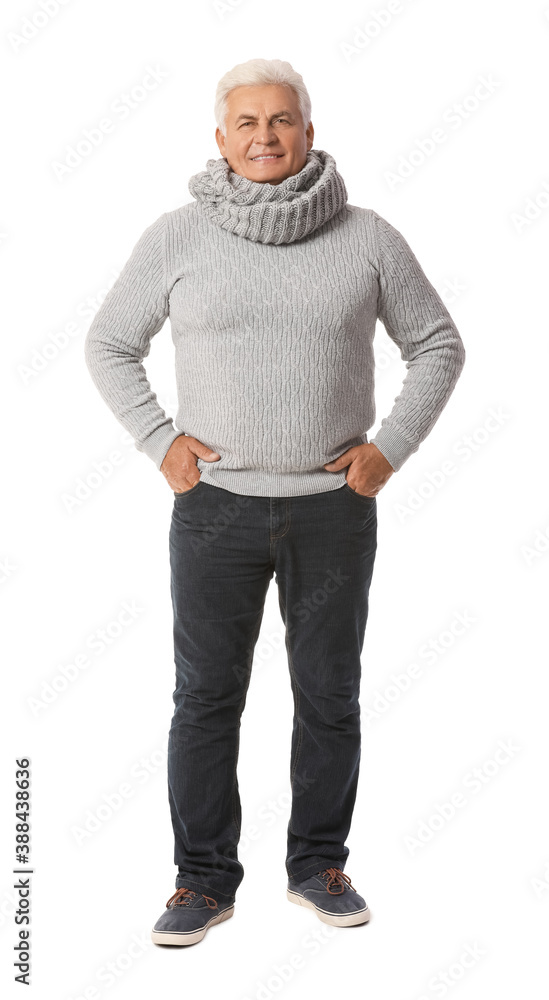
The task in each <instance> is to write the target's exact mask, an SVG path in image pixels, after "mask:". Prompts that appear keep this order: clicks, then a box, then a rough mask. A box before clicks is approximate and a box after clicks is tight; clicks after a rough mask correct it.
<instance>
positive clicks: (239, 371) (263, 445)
mask: <svg viewBox="0 0 549 1000" xmlns="http://www.w3.org/2000/svg"><path fill="white" fill-rule="evenodd" d="M206 166H207V169H206V170H204V171H202V172H200V173H198V174H196V175H195V176H194V177H192V178H191V180H190V182H189V190H190V192H191V194H192V195H193V196H194V198H195V200H194V201H192V202H190V203H189V204H186V205H183V206H181V207H180V208H177V209H175V210H174V211H170V212H164V213H163V214H162V215H161V216H160V217H159V218H158V219H156V221H155V222H153V223H152V224H151V225H150V226H149V227H148V228H147V229H146V230H145V232H144V233H143V234H142V235H141V237H140V238H139V240H138V241H137V243H136V244H135V246H134V248H133V251H132V253H131V256H130V258H129V260H128V261H127V263H126V264H125V266H124V268H123V270H122V272H121V273H120V275H119V277H118V279H117V280H116V282H115V284H114V285H113V287H112V288H111V289H110V291H109V292H108V294H107V297H106V298H105V300H104V302H103V304H102V305H101V307H100V309H99V311H98V312H97V313H96V315H95V317H94V320H93V322H92V324H91V326H90V329H89V331H88V334H87V337H86V341H85V359H86V364H87V366H88V369H89V371H90V374H91V376H92V379H93V381H94V383H95V385H96V386H97V389H98V390H99V392H100V394H101V396H102V397H103V399H104V400H105V402H106V403H107V405H108V406H109V407H110V409H111V410H112V412H113V413H114V414H115V416H116V417H117V419H118V420H119V422H120V423H121V424H122V425H123V426H124V427H125V428H126V430H128V431H129V432H130V434H131V435H132V437H133V438H134V440H135V443H136V447H137V448H138V450H139V451H143V452H145V453H146V454H147V455H148V456H149V457H150V458H151V459H152V460H153V461H154V463H155V464H156V466H157V468H158V469H159V468H160V466H161V464H162V461H163V459H164V456H165V455H166V452H167V451H168V448H169V447H170V445H171V444H172V442H173V441H174V440H175V439H176V437H178V436H179V434H182V433H184V434H189V435H192V436H193V437H196V438H198V439H199V440H200V441H201V442H202V443H203V444H205V445H207V446H208V447H209V448H211V449H212V450H213V451H217V452H218V453H219V455H220V456H221V458H220V459H218V460H217V461H215V462H206V461H204V460H203V459H198V462H197V464H198V469H199V470H200V473H201V477H202V479H203V480H204V482H206V483H210V484H212V485H214V486H220V487H223V488H224V489H227V490H230V491H232V492H235V493H243V494H248V495H252V496H280V497H284V496H301V495H305V494H311V493H320V492H323V491H326V490H332V489H337V488H339V487H341V486H343V484H344V483H345V481H346V478H345V477H346V469H344V470H342V471H340V472H335V473H334V472H328V471H327V470H326V469H324V468H323V466H324V465H325V464H326V463H328V462H331V461H333V460H334V459H335V458H337V457H338V456H339V455H341V454H342V453H343V452H344V451H346V450H347V449H348V448H351V447H352V446H354V445H360V444H363V443H365V442H367V441H368V437H367V433H366V432H367V431H368V430H369V429H370V428H371V427H372V425H373V423H374V419H375V403H374V351H373V339H374V331H375V326H376V320H377V319H378V318H379V319H380V320H381V322H382V323H383V325H384V327H385V329H386V331H387V333H388V335H389V337H391V339H392V340H394V341H395V343H396V344H397V345H398V347H399V350H400V353H401V356H402V359H403V360H404V361H405V362H406V369H407V374H406V376H405V378H404V381H403V384H402V388H401V391H400V393H399V395H398V396H397V397H396V399H395V401H394V405H393V408H392V409H391V412H390V413H389V415H388V416H387V417H384V418H383V419H382V420H381V426H380V428H379V429H378V431H377V433H376V434H375V435H374V437H372V438H371V439H370V440H371V441H372V442H373V443H374V444H375V445H376V446H377V447H378V448H379V450H380V451H381V452H382V453H383V455H385V457H386V458H387V459H388V461H389V462H390V464H391V465H392V467H393V469H395V471H398V470H399V469H400V468H401V466H402V465H403V463H404V462H405V461H406V459H407V458H409V456H410V455H411V454H413V452H415V451H417V449H418V448H419V445H420V444H421V442H422V441H423V440H424V439H425V437H426V436H427V434H429V432H430V431H431V429H432V427H433V425H434V423H435V422H436V420H437V419H438V417H439V416H440V414H441V412H442V410H443V408H444V406H445V405H446V403H447V401H448V398H449V396H450V394H451V393H452V391H453V388H454V386H455V383H456V382H457V379H458V378H459V375H460V373H461V370H462V367H463V364H464V361H465V349H464V346H463V343H462V340H461V338H460V335H459V333H458V331H457V329H456V327H455V325H454V323H453V321H452V319H451V317H450V315H449V313H448V311H447V309H446V307H445V305H444V303H443V302H442V300H441V298H440V297H439V295H438V294H437V292H436V291H435V289H434V288H433V286H432V285H431V284H430V282H429V281H428V279H427V278H426V276H425V274H424V273H423V271H422V269H421V267H420V265H419V263H418V261H417V259H416V257H415V256H414V254H413V253H412V250H411V249H410V247H409V246H408V244H407V242H406V241H405V239H404V237H403V236H402V235H401V234H400V233H399V232H398V230H396V229H395V228H393V226H391V225H390V224H389V222H387V221H386V220H385V219H383V218H382V217H381V216H380V215H378V213H377V212H375V211H373V210H372V209H368V208H359V207H357V206H356V205H349V204H348V202H347V191H346V188H345V184H344V182H343V178H342V177H341V175H340V174H339V172H338V171H337V168H336V164H335V161H334V159H333V157H332V156H330V154H329V153H326V152H324V151H323V150H310V151H309V153H308V154H307V162H306V164H305V166H304V167H303V168H302V170H301V171H299V173H297V174H294V175H292V176H291V177H287V178H286V179H285V180H283V181H282V182H281V183H280V184H269V183H260V182H255V181H250V180H248V179H247V178H245V177H243V176H241V175H240V174H237V173H235V172H234V171H233V170H231V168H230V167H229V165H228V162H227V160H226V159H225V158H224V157H221V158H220V159H217V160H214V159H211V160H208V161H207V164H206ZM168 316H169V318H170V325H171V334H172V338H173V343H174V346H175V369H176V384H177V393H178V411H177V415H176V418H175V425H174V422H173V420H172V419H171V418H170V417H168V416H167V415H166V413H165V412H164V410H163V409H162V408H161V407H160V405H159V403H158V401H157V397H156V395H155V393H154V392H153V391H152V388H151V385H150V383H149V381H148V379H147V375H146V372H145V368H144V367H143V363H142V362H143V359H144V358H145V357H146V356H147V355H148V353H149V350H150V345H151V339H152V337H154V336H155V334H157V333H158V332H159V330H161V328H162V326H163V325H164V322H165V320H166V319H167V317H168Z"/></svg>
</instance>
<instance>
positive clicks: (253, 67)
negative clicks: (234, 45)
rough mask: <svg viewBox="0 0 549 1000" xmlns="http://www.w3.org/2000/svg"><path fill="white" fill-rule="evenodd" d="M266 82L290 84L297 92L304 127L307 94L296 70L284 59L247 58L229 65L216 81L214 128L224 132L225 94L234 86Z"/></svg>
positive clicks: (307, 119) (308, 105)
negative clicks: (245, 60) (227, 69)
mask: <svg viewBox="0 0 549 1000" xmlns="http://www.w3.org/2000/svg"><path fill="white" fill-rule="evenodd" d="M267 83H274V84H279V85H281V86H287V87H291V88H292V90H293V91H294V92H295V94H296V96H297V101H298V106H299V110H300V112H301V117H302V118H303V123H304V127H305V128H307V125H308V124H309V122H310V121H311V98H310V97H309V92H308V90H307V88H306V86H305V84H304V82H303V77H302V76H301V74H300V73H296V71H295V69H294V68H293V67H292V66H291V65H290V63H289V62H286V61H285V60H284V59H248V62H243V63H238V64H237V65H236V66H233V68H232V69H230V70H229V71H228V72H227V73H225V75H224V76H222V77H221V79H220V81H219V83H218V84H217V90H216V92H215V105H214V115H215V120H216V123H217V126H218V128H219V129H220V131H221V132H222V134H223V135H226V134H227V133H226V131H225V126H226V123H227V111H228V108H227V94H228V93H229V92H230V91H231V90H234V88H235V87H243V86H248V87H260V86H261V85H264V84H267Z"/></svg>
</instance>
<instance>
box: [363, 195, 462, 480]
mask: <svg viewBox="0 0 549 1000" xmlns="http://www.w3.org/2000/svg"><path fill="white" fill-rule="evenodd" d="M373 215H374V226H375V230H376V233H377V255H378V276H379V277H378V280H379V291H378V310H377V313H378V317H379V319H380V320H381V322H382V323H383V326H384V327H385V329H386V331H387V333H388V335H389V337H390V338H391V340H393V341H394V342H395V344H397V346H398V348H399V350H400V354H401V357H402V359H403V361H405V362H406V369H407V375H406V377H405V378H404V381H403V384H402V389H401V391H400V394H399V395H398V396H397V397H396V398H395V401H394V406H393V408H392V410H391V412H390V413H389V415H388V416H387V417H384V418H383V420H382V421H381V427H380V429H379V430H378V432H377V434H376V435H375V437H373V438H372V439H371V443H372V444H375V445H376V447H377V448H379V450H380V451H381V452H382V454H383V455H385V458H386V459H387V461H388V462H390V464H391V465H392V467H393V469H394V470H395V472H397V471H398V470H399V469H400V468H401V466H402V465H403V464H404V462H405V461H406V459H408V458H409V457H410V455H412V454H413V453H414V452H415V451H417V450H418V448H419V446H420V444H421V442H422V441H423V440H424V439H425V438H426V437H427V435H428V434H429V433H430V431H431V430H432V428H433V426H434V424H435V423H436V421H437V420H438V418H439V416H440V414H441V413H442V410H443V409H444V407H445V406H446V403H447V402H448V399H449V398H450V395H451V394H452V392H453V390H454V387H455V384H456V382H457V380H458V378H459V376H460V374H461V371H462V368H463V365H464V363H465V347H464V344H463V341H462V339H461V337H460V335H459V333H458V331H457V329H456V326H455V324H454V323H453V321H452V318H451V316H450V314H449V312H448V310H447V309H446V306H445V305H444V303H443V301H442V299H441V298H440V296H439V295H438V293H437V292H436V290H435V288H434V287H433V285H432V284H431V283H430V282H429V280H428V279H427V277H426V276H425V274H424V272H423V271H422V269H421V267H420V264H419V262H418V260H417V259H416V257H415V256H414V254H413V253H412V250H411V249H410V247H409V246H408V243H407V242H406V240H405V239H404V237H403V236H402V235H401V233H399V232H398V230H397V229H395V228H394V227H393V226H391V225H390V223H389V222H387V221H386V219H383V218H382V217H381V216H380V215H378V214H377V212H374V213H373Z"/></svg>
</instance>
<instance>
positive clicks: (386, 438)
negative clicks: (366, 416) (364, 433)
mask: <svg viewBox="0 0 549 1000" xmlns="http://www.w3.org/2000/svg"><path fill="white" fill-rule="evenodd" d="M370 444H375V446H376V448H378V449H379V451H380V452H381V454H382V455H384V456H385V458H386V459H387V461H388V462H389V464H390V465H392V467H393V469H394V471H395V472H398V470H399V469H400V468H402V466H403V465H404V463H405V461H406V459H407V458H409V457H410V455H412V454H413V453H414V452H415V451H417V449H418V445H414V444H412V443H411V442H410V441H408V439H407V438H405V437H404V435H403V434H401V433H400V431H397V430H395V428H394V427H389V426H388V425H387V424H386V425H384V426H383V427H380V429H379V430H378V432H377V434H376V435H375V437H373V438H370Z"/></svg>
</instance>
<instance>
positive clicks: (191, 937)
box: [151, 904, 234, 945]
mask: <svg viewBox="0 0 549 1000" xmlns="http://www.w3.org/2000/svg"><path fill="white" fill-rule="evenodd" d="M233 913H234V904H233V906H229V908H228V909H227V910H223V911H222V912H221V913H218V915H217V916H216V917H212V919H211V920H208V923H207V924H205V925H204V927H200V928H199V930H197V931H181V932H179V933H178V932H174V931H155V930H152V931H151V938H152V941H153V944H174V945H185V944H196V943H197V941H202V938H203V937H204V935H205V933H206V931H207V930H209V929H210V927H213V925H214V924H221V923H223V921H224V920H228V919H229V917H232V915H233Z"/></svg>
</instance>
